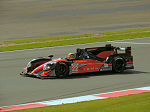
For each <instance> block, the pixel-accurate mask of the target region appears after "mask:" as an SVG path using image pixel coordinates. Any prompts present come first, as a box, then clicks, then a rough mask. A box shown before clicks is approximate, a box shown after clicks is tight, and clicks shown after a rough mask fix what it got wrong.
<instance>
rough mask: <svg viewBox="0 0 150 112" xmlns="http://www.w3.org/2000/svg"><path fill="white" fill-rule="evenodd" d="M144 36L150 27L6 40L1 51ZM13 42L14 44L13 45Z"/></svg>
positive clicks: (149, 31) (149, 35)
mask: <svg viewBox="0 0 150 112" xmlns="http://www.w3.org/2000/svg"><path fill="white" fill-rule="evenodd" d="M83 37H86V38H83ZM144 37H150V28H147V29H137V30H128V31H116V32H105V33H101V34H96V35H94V34H85V35H72V36H62V37H48V38H36V39H24V40H14V41H7V42H6V41H5V42H4V43H8V45H6V46H1V47H0V52H4V51H13V50H23V49H33V48H43V47H52V46H64V45H73V44H85V43H95V42H104V41H114V40H124V39H134V38H144ZM65 39H68V40H65ZM52 40H53V41H52ZM48 41H51V42H48ZM32 42H36V43H32ZM25 43H29V44H25ZM9 44H10V45H9ZM11 44H14V45H11Z"/></svg>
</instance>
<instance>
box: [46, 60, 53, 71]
mask: <svg viewBox="0 0 150 112" xmlns="http://www.w3.org/2000/svg"><path fill="white" fill-rule="evenodd" d="M54 68H55V63H54V62H52V63H47V64H45V65H44V67H43V70H44V71H47V70H54Z"/></svg>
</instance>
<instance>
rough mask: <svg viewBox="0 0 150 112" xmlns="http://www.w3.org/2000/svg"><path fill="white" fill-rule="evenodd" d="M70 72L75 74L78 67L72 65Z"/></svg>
mask: <svg viewBox="0 0 150 112" xmlns="http://www.w3.org/2000/svg"><path fill="white" fill-rule="evenodd" d="M71 68H72V71H73V72H77V71H78V68H79V65H72V67H71Z"/></svg>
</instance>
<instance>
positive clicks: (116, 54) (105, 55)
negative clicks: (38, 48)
mask: <svg viewBox="0 0 150 112" xmlns="http://www.w3.org/2000/svg"><path fill="white" fill-rule="evenodd" d="M52 57H53V55H50V56H49V58H37V59H33V60H31V61H30V62H29V63H28V64H27V67H26V68H25V72H22V73H20V75H23V76H34V77H39V78H41V79H44V78H51V77H57V78H65V77H68V76H69V75H72V74H77V73H87V72H99V71H113V72H115V73H121V72H123V71H124V70H126V69H133V68H134V66H133V56H132V55H131V47H125V48H120V47H114V46H112V45H111V44H106V45H105V46H104V47H94V48H85V49H79V48H78V49H77V50H76V53H74V54H73V57H74V58H69V57H67V58H59V59H52Z"/></svg>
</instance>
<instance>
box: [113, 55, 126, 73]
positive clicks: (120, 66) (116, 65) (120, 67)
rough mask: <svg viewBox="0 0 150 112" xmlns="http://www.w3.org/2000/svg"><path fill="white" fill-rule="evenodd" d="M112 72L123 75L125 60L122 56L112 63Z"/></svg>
mask: <svg viewBox="0 0 150 112" xmlns="http://www.w3.org/2000/svg"><path fill="white" fill-rule="evenodd" d="M112 70H113V72H115V73H122V72H123V71H124V70H125V60H124V59H123V58H122V57H120V56H116V57H114V59H113V61H112Z"/></svg>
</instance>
